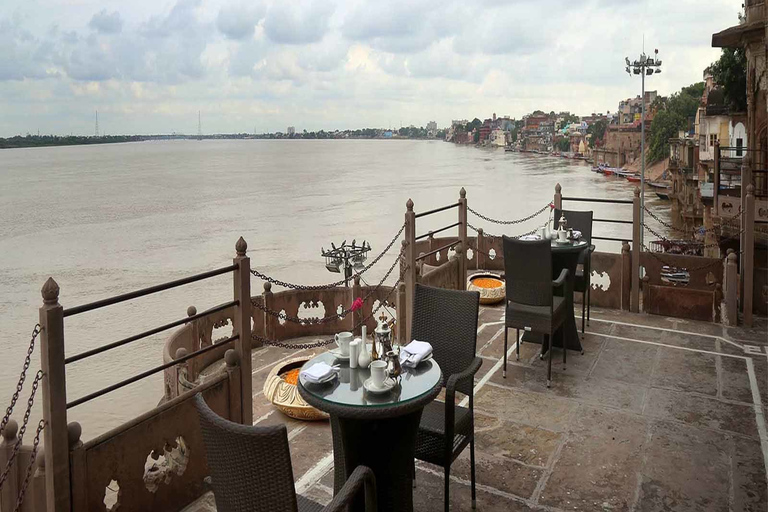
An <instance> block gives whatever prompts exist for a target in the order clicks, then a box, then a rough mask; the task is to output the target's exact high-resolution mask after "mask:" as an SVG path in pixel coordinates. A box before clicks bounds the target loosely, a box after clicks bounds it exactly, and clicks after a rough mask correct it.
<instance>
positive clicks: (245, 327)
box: [232, 237, 253, 425]
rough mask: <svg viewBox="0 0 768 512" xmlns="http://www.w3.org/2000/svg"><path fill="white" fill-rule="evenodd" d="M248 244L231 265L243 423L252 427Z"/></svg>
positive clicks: (240, 242) (241, 245)
mask: <svg viewBox="0 0 768 512" xmlns="http://www.w3.org/2000/svg"><path fill="white" fill-rule="evenodd" d="M247 249H248V244H246V243H245V240H243V237H240V239H238V241H237V243H236V244H235V251H236V252H237V255H236V256H235V258H234V259H233V260H232V262H233V263H234V264H235V265H237V270H235V271H234V289H235V290H234V291H235V300H236V301H238V305H237V307H236V308H235V317H234V321H233V326H232V327H233V329H232V331H233V334H237V336H238V338H237V340H235V351H236V352H237V354H238V356H239V359H240V372H241V375H242V378H241V379H240V391H241V395H240V399H241V400H242V423H243V424H244V425H251V424H253V383H252V382H251V367H252V362H251V307H252V306H251V259H250V258H249V257H248V256H246V255H245V253H246V250H247Z"/></svg>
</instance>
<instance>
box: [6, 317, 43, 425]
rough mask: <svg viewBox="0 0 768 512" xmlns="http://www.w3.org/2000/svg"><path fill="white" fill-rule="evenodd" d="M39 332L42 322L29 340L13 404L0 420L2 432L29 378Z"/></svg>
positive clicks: (37, 325) (12, 399)
mask: <svg viewBox="0 0 768 512" xmlns="http://www.w3.org/2000/svg"><path fill="white" fill-rule="evenodd" d="M39 334H40V324H36V325H35V328H34V329H33V330H32V341H30V342H29V348H28V349H27V357H25V358H24V366H23V367H22V369H21V374H20V375H19V382H18V384H16V391H15V392H14V393H13V397H11V405H9V406H8V408H7V409H6V410H5V416H3V420H2V422H0V432H2V431H3V429H4V428H5V425H7V424H8V420H9V419H10V417H11V414H13V408H14V407H15V406H16V401H17V400H18V399H19V393H21V390H22V389H23V388H24V381H25V380H26V379H27V370H29V365H30V364H31V362H32V353H33V352H34V351H35V340H36V339H37V336H38V335H39Z"/></svg>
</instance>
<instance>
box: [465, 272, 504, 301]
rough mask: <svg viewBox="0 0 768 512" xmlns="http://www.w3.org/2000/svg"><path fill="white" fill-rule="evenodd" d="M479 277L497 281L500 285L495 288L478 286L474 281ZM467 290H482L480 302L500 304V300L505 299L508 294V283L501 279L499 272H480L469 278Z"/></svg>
mask: <svg viewBox="0 0 768 512" xmlns="http://www.w3.org/2000/svg"><path fill="white" fill-rule="evenodd" d="M478 278H484V279H491V280H493V281H497V282H498V283H499V286H497V287H495V288H486V287H484V286H477V285H475V284H473V282H472V281H474V280H475V279H478ZM467 290H470V291H473V292H480V304H498V303H499V302H501V301H503V300H504V298H505V297H506V295H507V285H506V283H504V280H503V279H501V277H499V276H498V274H493V273H491V272H480V273H477V274H472V275H471V276H469V279H467Z"/></svg>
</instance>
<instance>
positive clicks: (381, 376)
mask: <svg viewBox="0 0 768 512" xmlns="http://www.w3.org/2000/svg"><path fill="white" fill-rule="evenodd" d="M385 380H387V362H386V361H374V362H372V363H371V381H372V382H373V385H374V386H376V387H377V388H383V387H384V381H385Z"/></svg>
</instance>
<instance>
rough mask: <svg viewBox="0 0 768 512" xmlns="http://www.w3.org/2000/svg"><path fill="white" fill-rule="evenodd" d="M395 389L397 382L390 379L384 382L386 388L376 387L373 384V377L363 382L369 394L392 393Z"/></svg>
mask: <svg viewBox="0 0 768 512" xmlns="http://www.w3.org/2000/svg"><path fill="white" fill-rule="evenodd" d="M394 387H395V381H394V380H392V379H391V378H389V377H387V378H386V379H385V380H384V386H383V387H380V388H379V387H376V385H375V384H374V383H373V378H371V377H368V378H367V379H365V382H363V388H365V390H366V391H368V392H369V393H376V394H379V393H387V392H388V391H392V388H394Z"/></svg>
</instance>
